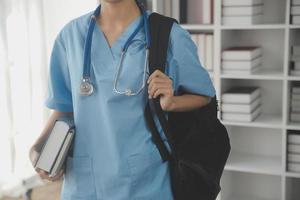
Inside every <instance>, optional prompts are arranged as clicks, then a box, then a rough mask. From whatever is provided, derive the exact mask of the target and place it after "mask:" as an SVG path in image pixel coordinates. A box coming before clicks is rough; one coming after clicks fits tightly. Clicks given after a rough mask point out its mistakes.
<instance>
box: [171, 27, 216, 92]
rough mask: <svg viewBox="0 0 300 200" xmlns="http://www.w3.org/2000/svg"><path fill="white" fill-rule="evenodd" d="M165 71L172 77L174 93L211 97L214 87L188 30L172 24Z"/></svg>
mask: <svg viewBox="0 0 300 200" xmlns="http://www.w3.org/2000/svg"><path fill="white" fill-rule="evenodd" d="M166 73H167V74H168V75H169V76H170V77H171V78H172V79H173V88H174V91H175V95H179V94H178V92H179V91H184V92H186V93H191V94H196V95H203V96H209V97H213V96H215V88H214V86H213V84H212V81H211V79H210V76H209V74H208V72H207V71H206V69H205V68H204V67H203V66H202V64H201V61H200V60H199V57H198V50H197V46H196V45H195V43H194V42H193V40H192V39H191V36H190V34H189V32H188V31H186V30H185V29H183V28H182V27H181V26H180V25H178V24H177V23H174V24H173V27H172V30H171V35H170V44H169V51H168V59H167V66H166Z"/></svg>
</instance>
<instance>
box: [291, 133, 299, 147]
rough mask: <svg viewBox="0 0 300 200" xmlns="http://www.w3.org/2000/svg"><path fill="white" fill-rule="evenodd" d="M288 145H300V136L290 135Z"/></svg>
mask: <svg viewBox="0 0 300 200" xmlns="http://www.w3.org/2000/svg"><path fill="white" fill-rule="evenodd" d="M288 143H289V144H299V145H300V134H288Z"/></svg>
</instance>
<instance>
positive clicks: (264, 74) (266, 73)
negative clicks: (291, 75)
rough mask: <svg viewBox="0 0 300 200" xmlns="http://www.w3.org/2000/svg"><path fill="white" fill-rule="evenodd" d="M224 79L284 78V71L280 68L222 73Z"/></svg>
mask: <svg viewBox="0 0 300 200" xmlns="http://www.w3.org/2000/svg"><path fill="white" fill-rule="evenodd" d="M221 78H224V79H257V80H284V76H283V72H282V71H279V70H277V71H276V70H272V71H271V70H264V69H262V70H261V71H260V72H257V73H253V74H248V75H243V74H240V75H236V74H221Z"/></svg>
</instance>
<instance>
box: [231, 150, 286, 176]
mask: <svg viewBox="0 0 300 200" xmlns="http://www.w3.org/2000/svg"><path fill="white" fill-rule="evenodd" d="M225 170H228V171H239V172H248V173H255V174H266V175H278V176H279V175H281V171H282V169H281V158H280V157H279V156H262V155H254V154H246V153H235V152H233V153H232V154H231V155H230V156H229V159H228V162H227V165H226V166H225Z"/></svg>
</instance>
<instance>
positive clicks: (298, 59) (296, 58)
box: [291, 55, 300, 62]
mask: <svg viewBox="0 0 300 200" xmlns="http://www.w3.org/2000/svg"><path fill="white" fill-rule="evenodd" d="M291 61H293V62H300V55H292V56H291Z"/></svg>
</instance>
